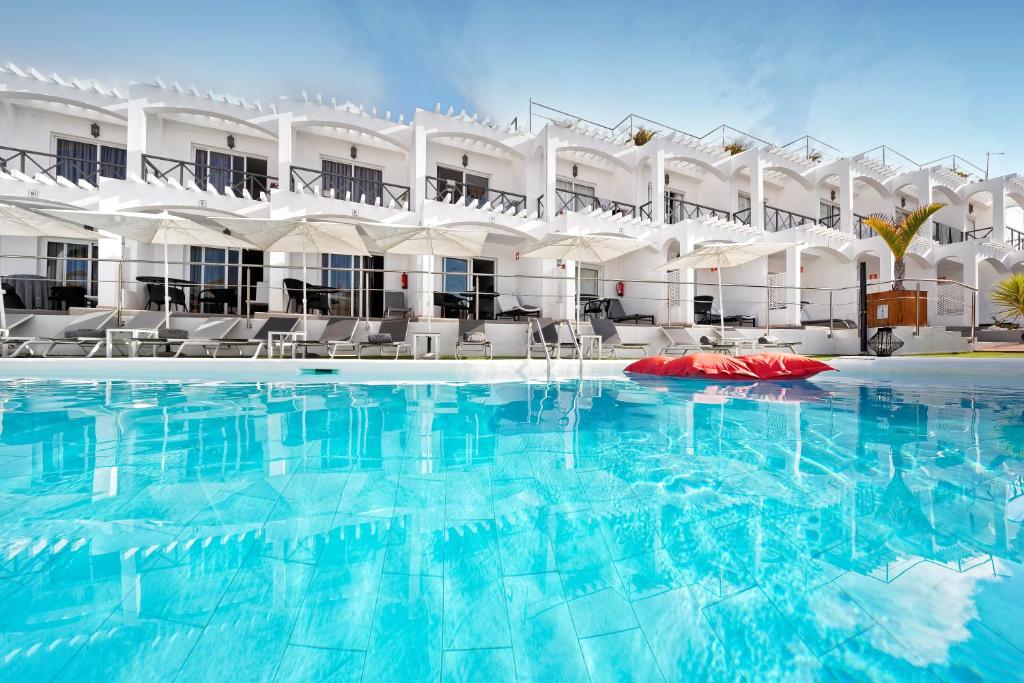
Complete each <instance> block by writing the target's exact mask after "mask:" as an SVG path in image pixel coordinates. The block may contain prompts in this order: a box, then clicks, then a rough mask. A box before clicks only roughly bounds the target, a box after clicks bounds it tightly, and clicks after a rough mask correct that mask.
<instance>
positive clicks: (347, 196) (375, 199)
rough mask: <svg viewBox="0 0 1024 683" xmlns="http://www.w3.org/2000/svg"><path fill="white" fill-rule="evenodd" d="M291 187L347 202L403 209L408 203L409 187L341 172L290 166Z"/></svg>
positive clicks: (295, 190)
mask: <svg viewBox="0 0 1024 683" xmlns="http://www.w3.org/2000/svg"><path fill="white" fill-rule="evenodd" d="M290 187H291V190H292V192H297V191H299V190H306V191H309V192H314V193H319V194H320V196H321V197H331V198H332V199H343V200H346V201H351V202H361V203H367V204H378V205H380V206H385V207H393V208H395V207H397V208H405V207H407V206H408V205H409V188H408V187H407V186H405V185H396V184H395V183H385V182H383V181H380V180H368V179H363V178H354V177H352V176H350V175H344V174H341V173H326V172H324V171H318V170H316V169H315V168H303V167H301V166H292V167H291V186H290Z"/></svg>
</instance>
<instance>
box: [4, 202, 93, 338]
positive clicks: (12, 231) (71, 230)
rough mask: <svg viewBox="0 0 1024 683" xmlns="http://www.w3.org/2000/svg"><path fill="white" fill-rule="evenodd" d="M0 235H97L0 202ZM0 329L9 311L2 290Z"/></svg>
mask: <svg viewBox="0 0 1024 683" xmlns="http://www.w3.org/2000/svg"><path fill="white" fill-rule="evenodd" d="M0 237H51V238H54V239H74V240H90V241H92V242H95V241H96V239H97V237H98V236H97V235H96V233H95V232H92V231H91V230H86V229H85V228H81V227H79V226H77V225H72V224H71V223H67V222H65V221H62V220H59V219H56V218H53V217H51V216H45V215H43V214H40V213H36V212H35V211H31V210H29V209H23V208H21V207H20V206H15V205H14V204H0ZM0 329H3V330H6V329H7V311H6V310H5V308H4V298H3V294H2V292H0Z"/></svg>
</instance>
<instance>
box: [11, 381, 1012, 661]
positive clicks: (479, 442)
mask: <svg viewBox="0 0 1024 683" xmlns="http://www.w3.org/2000/svg"><path fill="white" fill-rule="evenodd" d="M1022 398H1024V394H1022V393H1019V392H1018V393H1014V392H1008V391H1005V390H1003V391H1002V392H1001V394H1000V395H998V396H994V395H992V394H991V393H986V392H976V391H974V390H971V389H967V390H962V389H950V388H935V387H929V388H926V389H914V388H899V387H894V386H889V385H883V386H878V385H866V384H858V383H854V382H832V383H827V384H825V383H823V384H821V385H820V386H815V385H812V384H807V383H794V384H789V385H787V384H769V385H766V384H763V383H760V384H748V385H744V384H735V383H733V384H725V385H715V384H704V383H694V382H679V381H657V382H656V381H648V382H643V383H634V382H625V381H623V382H583V383H578V382H574V383H564V384H499V385H490V386H485V385H467V386H452V385H404V386H384V385H380V386H376V385H340V384H339V385H329V384H328V385H324V384H301V385H276V384H220V383H192V384H157V383H126V382H108V383H55V382H24V383H16V382H8V383H5V384H3V385H2V386H0V401H2V409H0V599H2V600H3V604H4V605H5V609H4V610H3V611H2V612H0V633H2V635H0V677H2V678H8V677H14V676H15V675H30V676H32V677H44V676H52V675H57V674H59V675H60V676H62V677H67V678H73V677H74V676H80V675H81V672H88V673H87V674H86V675H89V676H90V677H95V676H98V675H99V672H106V673H108V674H110V675H112V676H113V675H120V676H122V677H130V678H134V679H137V678H141V677H142V676H144V675H145V674H146V673H151V674H154V675H166V674H167V673H168V672H171V673H172V675H173V673H174V672H177V673H179V675H181V676H191V677H199V678H212V677H214V676H223V675H225V674H227V673H228V672H234V673H235V674H237V667H238V663H239V662H240V661H245V662H246V663H247V666H251V667H252V671H254V672H257V673H255V674H254V675H255V677H258V678H262V677H270V676H272V675H273V674H274V673H275V672H292V673H293V674H294V675H295V676H296V677H299V678H301V677H307V676H313V675H317V672H318V670H316V669H311V668H310V667H315V666H324V667H328V668H327V669H326V670H329V671H332V672H336V673H337V672H349V673H351V674H352V676H353V677H355V678H358V677H359V676H360V675H362V676H363V677H365V678H394V677H404V678H418V677H421V676H422V677H430V676H433V675H434V674H436V673H437V672H438V671H440V670H441V669H444V668H446V667H452V668H451V669H446V670H452V671H470V672H471V671H477V670H478V669H477V668H475V667H477V666H483V665H485V664H486V666H488V667H490V669H491V670H494V671H498V672H499V674H498V675H499V677H502V676H501V675H500V671H502V670H503V667H505V666H506V665H510V664H511V663H512V662H513V661H514V666H515V671H516V672H517V673H518V674H519V675H520V676H521V677H524V678H530V677H537V678H538V679H546V678H553V677H556V676H555V675H554V674H557V677H563V676H569V677H570V678H576V677H577V675H582V676H583V677H585V676H586V675H587V674H588V672H589V673H594V672H595V671H603V672H604V673H608V672H612V673H613V674H614V672H615V671H621V672H622V673H623V675H626V674H627V673H628V674H629V675H639V673H638V672H648V673H650V674H651V676H652V677H654V678H658V677H664V678H667V679H669V680H673V679H678V678H680V677H687V674H691V675H692V674H693V673H694V672H700V673H701V674H703V675H705V676H706V677H709V678H710V677H712V676H715V677H720V676H722V677H726V678H732V677H735V676H736V675H737V674H742V675H744V676H747V677H750V678H768V677H772V676H780V675H789V676H808V677H815V676H820V675H822V673H823V672H821V669H822V668H828V669H831V670H832V671H833V672H834V673H839V674H841V675H851V672H855V671H859V672H860V674H861V675H864V676H867V677H870V678H879V677H886V676H890V677H891V676H895V677H899V676H900V675H902V674H901V672H902V673H905V674H907V675H910V674H914V675H919V674H921V673H922V672H924V671H927V672H929V673H931V674H935V675H939V676H940V677H944V678H945V677H969V674H973V675H977V676H981V677H985V678H987V677H995V676H997V675H1002V676H1009V675H1012V674H1011V673H1010V672H1011V671H1015V670H1014V669H1011V668H1009V667H1010V664H1011V660H1012V657H1015V656H1019V655H1020V652H1018V650H1017V648H1019V647H1022V646H1024V636H1021V635H1020V634H1019V631H1020V629H1018V628H1015V625H1016V624H1019V623H1020V622H1021V618H1022V614H1024V611H1022V610H1021V608H1020V607H1019V606H1018V605H1019V604H1020V600H1019V598H1020V595H1021V588H1022V587H1024V584H1022V582H1021V580H1020V577H1021V572H1020V570H1019V569H1018V567H1019V563H1020V562H1021V557H1020V556H1021V540H1020V538H1019V537H1020V533H1019V532H1020V529H1019V525H1020V521H1021V519H1022V517H1024V502H1022V500H1024V465H1022V462H1021V460H1020V459H1021V456H1022V455H1024V452H1022V450H1021V443H1024V411H1022V409H1021V408H1020V406H1021V405H1022V403H1021V399H1022ZM442 597H443V599H442ZM314 651H315V652H316V653H318V654H317V656H316V657H313V656H312V655H311V654H310V653H311V652H314ZM254 652H256V653H258V654H253V653H254ZM470 652H472V653H474V654H472V655H469V654H466V653H470ZM324 653H327V654H324ZM1011 655H1012V656H1011ZM484 659H485V660H486V661H484ZM627 665H628V666H627ZM531 667H533V668H531ZM616 667H626V668H625V669H617V668H616ZM645 667H647V668H645ZM264 674H267V675H266V676H264Z"/></svg>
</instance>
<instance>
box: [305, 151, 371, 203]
mask: <svg viewBox="0 0 1024 683" xmlns="http://www.w3.org/2000/svg"><path fill="white" fill-rule="evenodd" d="M320 170H321V172H322V173H323V185H322V189H321V192H322V193H323V195H324V196H325V197H328V196H330V195H331V191H332V190H333V191H334V196H335V197H337V198H338V199H346V198H347V199H348V200H349V201H353V202H360V201H365V202H369V203H370V204H376V203H378V202H381V203H383V200H384V195H383V189H384V171H383V170H382V169H379V168H372V167H370V166H359V165H357V164H350V163H346V162H344V161H333V160H331V159H323V160H322V161H321V162H320Z"/></svg>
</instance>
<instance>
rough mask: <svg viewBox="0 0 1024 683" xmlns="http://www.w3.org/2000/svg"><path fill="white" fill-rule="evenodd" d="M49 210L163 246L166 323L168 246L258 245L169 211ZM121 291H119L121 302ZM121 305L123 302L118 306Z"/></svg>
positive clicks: (166, 314) (166, 319)
mask: <svg viewBox="0 0 1024 683" xmlns="http://www.w3.org/2000/svg"><path fill="white" fill-rule="evenodd" d="M46 213H48V214H50V215H51V216H55V217H57V218H61V219H65V220H69V221H72V222H74V223H79V224H81V225H89V226H92V227H94V228H97V229H99V230H106V231H107V232H112V233H114V234H115V235H119V236H121V237H126V238H128V239H131V240H135V241H136V242H142V243H144V244H162V245H163V246H164V325H165V326H170V324H171V285H170V277H171V276H170V264H169V262H168V258H167V247H169V246H170V245H172V244H173V245H188V246H203V247H219V248H222V249H255V246H254V245H252V244H250V243H249V242H245V241H243V240H240V239H238V238H236V237H232V236H231V235H226V234H224V233H222V232H217V231H216V230H214V229H212V228H208V227H206V226H203V225H200V224H199V223H196V222H195V221H192V220H189V219H187V218H181V217H179V216H173V215H171V214H169V213H166V212H165V213H159V214H153V213H132V212H128V211H113V212H103V211H66V210H50V211H47V212H46ZM120 296H121V293H120V291H118V302H120ZM118 308H119V309H120V305H119V306H118Z"/></svg>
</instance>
